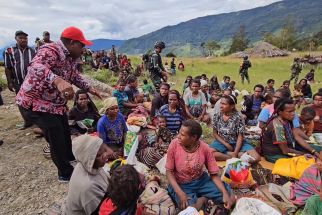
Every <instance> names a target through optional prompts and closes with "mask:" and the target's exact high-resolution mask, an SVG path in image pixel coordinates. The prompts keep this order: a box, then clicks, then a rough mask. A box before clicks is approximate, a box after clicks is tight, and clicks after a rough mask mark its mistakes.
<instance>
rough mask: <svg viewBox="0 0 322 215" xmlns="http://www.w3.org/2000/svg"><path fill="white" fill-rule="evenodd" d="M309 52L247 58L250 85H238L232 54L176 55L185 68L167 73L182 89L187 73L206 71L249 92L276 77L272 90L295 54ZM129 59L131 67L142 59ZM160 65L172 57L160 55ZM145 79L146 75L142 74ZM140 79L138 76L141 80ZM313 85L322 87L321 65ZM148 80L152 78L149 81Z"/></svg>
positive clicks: (285, 75)
mask: <svg viewBox="0 0 322 215" xmlns="http://www.w3.org/2000/svg"><path fill="white" fill-rule="evenodd" d="M305 54H308V53H306V52H297V53H291V55H289V56H287V57H277V58H250V61H251V62H252V67H251V68H250V69H249V76H250V80H251V83H250V84H247V83H246V84H244V85H243V84H241V81H240V77H239V75H238V70H239V66H240V64H241V62H242V59H240V58H233V57H231V56H226V57H214V58H209V59H206V58H176V64H177V65H178V63H179V62H180V61H181V60H182V61H183V63H184V64H185V71H184V72H181V71H177V75H176V76H169V82H172V83H174V85H173V88H174V89H177V90H178V91H179V92H182V86H183V83H184V81H185V79H186V76H187V75H191V76H192V77H194V76H197V75H201V74H203V73H205V74H207V77H208V78H209V79H210V78H211V77H212V76H213V75H216V76H217V77H218V81H219V82H220V81H222V78H223V76H224V75H228V76H230V77H231V80H234V81H236V83H237V84H236V88H237V89H238V90H240V91H241V90H243V89H245V90H247V91H249V92H251V91H252V89H253V86H254V85H255V84H263V85H264V86H266V81H267V80H268V79H270V78H272V79H274V80H275V89H276V88H279V87H280V86H281V85H282V82H283V81H284V80H287V79H289V77H290V66H291V64H292V62H293V58H294V57H298V56H304V55H305ZM313 55H315V56H317V55H322V52H315V53H313ZM129 58H130V59H131V61H132V65H133V67H135V65H137V64H141V59H140V57H138V56H129ZM162 59H163V64H164V63H165V62H168V63H170V61H171V58H165V57H163V58H162ZM311 68H313V67H312V66H310V65H309V66H307V67H305V68H303V70H302V73H301V74H300V79H301V78H304V76H305V75H306V73H307V72H308V71H309V70H310V69H311ZM145 78H146V77H145ZM142 79H143V78H140V80H142ZM315 80H316V83H315V84H311V87H312V91H313V93H315V92H317V90H318V89H319V88H321V87H322V85H321V82H322V68H316V69H315ZM150 83H151V81H150ZM291 90H293V82H292V83H291Z"/></svg>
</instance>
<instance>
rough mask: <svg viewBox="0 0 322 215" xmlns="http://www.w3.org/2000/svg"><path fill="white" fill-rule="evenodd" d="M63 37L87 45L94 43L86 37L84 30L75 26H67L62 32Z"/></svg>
mask: <svg viewBox="0 0 322 215" xmlns="http://www.w3.org/2000/svg"><path fill="white" fill-rule="evenodd" d="M61 37H64V38H68V39H71V40H76V41H79V42H81V43H83V44H84V45H86V46H91V45H93V43H92V42H91V41H88V40H86V39H85V37H84V34H83V32H82V31H81V30H80V29H79V28H76V27H73V26H71V27H68V28H65V29H64V30H63V32H62V33H61Z"/></svg>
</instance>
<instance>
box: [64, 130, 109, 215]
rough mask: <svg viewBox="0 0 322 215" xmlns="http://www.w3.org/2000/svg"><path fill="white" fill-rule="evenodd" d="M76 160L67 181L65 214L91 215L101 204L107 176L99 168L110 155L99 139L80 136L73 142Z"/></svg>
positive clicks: (106, 184)
mask: <svg viewBox="0 0 322 215" xmlns="http://www.w3.org/2000/svg"><path fill="white" fill-rule="evenodd" d="M72 147H73V154H74V155H75V158H76V160H77V164H76V166H75V168H74V171H73V174H72V176H71V178H70V182H69V187H68V195H67V201H66V205H64V206H65V210H63V211H65V214H66V215H68V214H88V215H90V214H92V213H93V212H94V211H95V209H96V208H97V207H98V205H99V204H100V202H101V201H102V199H103V197H104V195H105V192H106V189H107V186H108V176H107V174H106V173H105V171H104V170H103V168H102V167H103V166H104V165H105V163H106V162H107V160H108V157H109V155H110V154H111V153H113V151H112V150H111V149H109V148H108V147H107V146H106V145H105V144H103V141H102V139H101V138H99V137H95V136H89V135H81V136H78V137H76V138H75V139H74V140H73V145H72Z"/></svg>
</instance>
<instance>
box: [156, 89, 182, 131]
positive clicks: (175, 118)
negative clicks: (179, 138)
mask: <svg viewBox="0 0 322 215" xmlns="http://www.w3.org/2000/svg"><path fill="white" fill-rule="evenodd" d="M184 108H185V106H184V102H183V100H182V99H181V97H180V94H179V92H178V91H177V90H170V92H169V100H168V104H166V105H163V106H162V107H161V108H160V110H159V113H160V115H161V116H164V117H165V119H166V126H167V128H168V129H169V130H170V131H171V133H173V134H177V133H178V132H179V129H180V127H181V124H182V122H183V121H184V119H185V115H186V112H185V109H184Z"/></svg>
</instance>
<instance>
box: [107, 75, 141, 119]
mask: <svg viewBox="0 0 322 215" xmlns="http://www.w3.org/2000/svg"><path fill="white" fill-rule="evenodd" d="M125 86H126V82H125V81H121V82H119V83H118V84H117V86H116V89H115V90H113V92H112V96H114V97H116V98H117V104H118V107H119V109H120V112H121V113H122V114H123V115H124V116H128V115H129V114H130V112H131V110H132V108H136V107H137V106H138V104H136V103H132V102H130V101H129V97H128V96H127V94H126V93H125V91H124V90H125Z"/></svg>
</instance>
